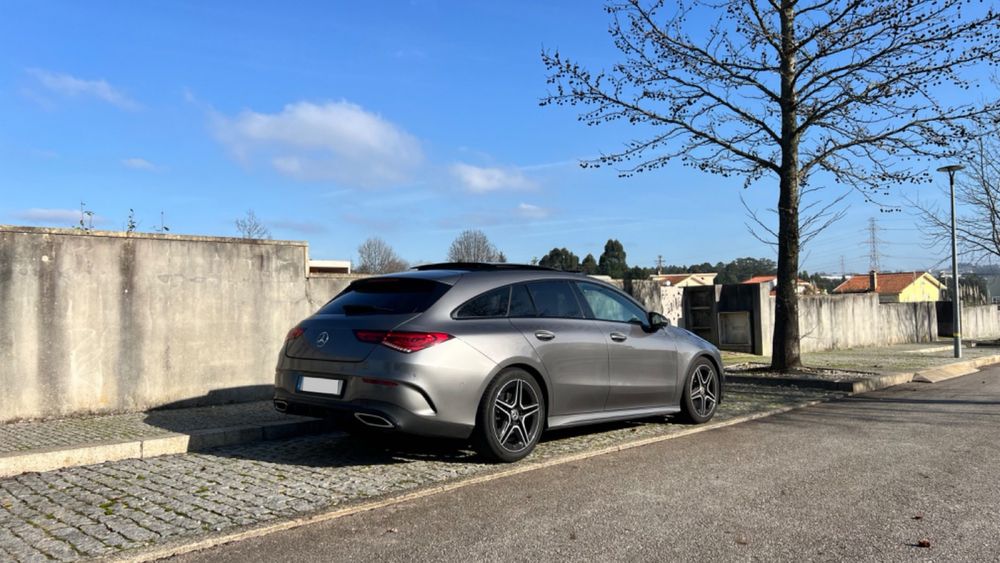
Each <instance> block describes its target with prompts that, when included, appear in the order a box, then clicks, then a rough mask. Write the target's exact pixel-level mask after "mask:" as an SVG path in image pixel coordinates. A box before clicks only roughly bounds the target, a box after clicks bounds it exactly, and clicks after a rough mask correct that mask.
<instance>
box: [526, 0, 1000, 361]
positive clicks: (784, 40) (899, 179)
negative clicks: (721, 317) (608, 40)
mask: <svg viewBox="0 0 1000 563" xmlns="http://www.w3.org/2000/svg"><path fill="white" fill-rule="evenodd" d="M696 10H697V11H699V12H700V13H699V14H698V15H699V16H701V17H699V18H698V19H697V21H698V22H699V23H698V24H694V23H693V21H694V19H693V18H692V17H691V16H692V13H694V12H695V11H696ZM607 11H608V13H609V14H610V15H611V18H612V23H611V26H610V33H611V36H612V38H613V40H614V43H615V45H616V47H617V48H618V49H619V50H620V51H621V54H622V56H623V60H622V61H620V62H619V63H617V64H615V65H614V66H612V67H611V69H610V70H607V71H600V72H597V73H592V72H591V71H589V70H587V69H586V68H584V67H583V66H582V65H581V64H579V63H577V62H575V61H573V60H570V59H567V58H564V57H563V56H561V55H560V54H559V53H558V52H554V53H553V52H543V53H542V59H543V61H544V63H545V64H546V66H547V68H548V69H549V71H550V73H551V74H550V76H549V83H550V84H551V85H552V86H553V88H554V89H553V91H550V92H549V94H548V95H547V96H546V97H545V98H543V100H542V105H546V104H570V105H577V104H582V105H584V106H588V109H587V110H585V111H584V112H583V113H581V115H580V117H579V119H580V120H581V121H583V122H585V123H586V124H588V125H598V124H603V123H607V122H611V121H618V120H625V121H627V122H629V123H631V124H634V125H637V126H640V127H641V128H642V129H641V130H642V131H643V135H644V138H641V139H636V140H632V141H628V142H626V143H625V145H624V147H623V148H622V149H620V150H618V151H616V152H613V153H610V154H605V155H602V156H600V157H599V158H596V159H593V160H590V161H587V162H584V163H583V164H584V166H606V165H613V166H619V167H621V168H620V170H619V172H620V174H621V175H622V176H626V177H627V176H631V175H632V174H635V173H639V172H643V171H647V170H651V169H655V168H659V167H661V166H664V165H666V164H667V163H668V162H670V161H671V160H674V159H679V160H680V161H681V162H682V163H683V164H685V165H687V166H693V167H696V168H698V169H700V170H702V171H706V172H710V173H715V174H721V175H723V176H727V177H728V176H733V175H737V176H742V177H743V178H744V186H745V187H749V186H750V185H752V184H754V183H755V182H756V181H757V180H760V179H762V178H764V177H765V176H766V177H768V178H769V179H770V180H771V181H772V182H773V181H774V180H777V184H778V201H777V205H776V208H777V210H778V229H777V235H778V287H777V306H776V315H775V329H774V347H773V349H772V366H773V367H774V368H776V369H787V368H796V367H798V366H800V365H801V358H800V352H799V336H800V334H799V315H798V299H797V296H796V291H795V287H796V283H795V279H796V275H797V271H798V267H799V245H800V232H801V222H800V215H799V211H800V210H799V204H800V198H801V189H802V188H803V187H804V186H807V185H809V182H810V180H811V178H812V176H813V175H814V174H817V173H824V175H826V176H827V177H828V178H830V179H832V180H833V181H835V182H837V183H841V184H844V185H847V186H850V187H852V188H854V189H857V190H861V191H864V192H865V193H867V194H869V196H871V195H872V194H874V193H885V189H886V186H887V185H890V184H894V183H904V182H925V183H926V182H928V181H929V180H930V175H929V173H928V171H927V167H926V165H927V163H928V161H932V160H938V159H941V158H945V157H948V156H951V155H953V154H954V153H955V150H956V147H955V145H954V143H955V142H956V140H962V139H965V138H966V137H967V130H968V128H969V127H970V125H973V124H978V123H981V122H984V121H986V120H987V118H988V117H989V116H990V113H991V112H995V111H996V110H997V109H1000V104H998V103H997V101H996V100H991V101H989V102H986V103H974V102H971V101H969V100H971V99H972V98H973V97H972V96H966V97H965V98H964V99H961V100H957V103H954V104H947V103H944V102H943V101H941V99H940V98H939V96H940V94H941V93H942V92H944V91H945V90H951V91H954V90H958V91H962V90H967V89H969V88H971V87H974V86H975V85H976V78H975V77H970V76H969V75H968V74H967V73H966V71H968V70H969V69H970V68H971V67H974V66H980V65H982V66H985V65H986V64H994V63H996V62H997V61H998V60H1000V30H998V26H1000V15H998V14H997V13H994V11H993V9H992V8H990V7H989V6H988V5H986V6H984V5H982V4H978V5H976V4H970V3H969V2H967V1H966V0H906V1H903V2H901V1H899V0H810V1H806V0H768V1H766V2H765V1H764V0H691V1H690V2H684V1H680V2H675V1H671V2H667V1H666V0H658V1H654V2H652V3H648V2H645V1H643V0H623V1H622V2H620V3H615V4H611V5H609V6H608V7H607ZM667 11H669V12H670V13H667V14H663V12H667ZM702 21H714V22H716V23H715V24H713V25H711V26H709V27H708V28H707V29H706V28H705V26H704V25H702V24H701V23H700V22H702Z"/></svg>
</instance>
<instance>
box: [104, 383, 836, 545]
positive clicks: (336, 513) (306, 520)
mask: <svg viewBox="0 0 1000 563" xmlns="http://www.w3.org/2000/svg"><path fill="white" fill-rule="evenodd" d="M828 400H829V399H818V400H813V401H807V402H804V403H799V404H796V405H789V406H785V407H779V408H776V409H771V410H768V411H761V412H756V413H751V414H747V415H743V416H737V417H734V418H731V419H729V420H723V421H718V422H710V423H708V424H704V425H701V426H693V427H690V428H687V429H685V430H681V431H679V432H674V433H671V434H663V435H660V436H651V437H649V438H642V439H640V440H634V441H631V442H626V443H624V444H617V445H614V446H608V447H605V448H601V449H597V450H591V451H584V452H578V453H575V454H566V455H562V456H557V457H555V458H552V459H547V460H544V461H538V462H534V463H531V462H528V463H523V464H516V465H514V466H513V467H509V468H507V469H501V470H499V471H495V472H492V473H487V474H485V475H477V476H472V477H468V478H460V479H458V480H456V481H452V482H446V483H443V484H439V485H430V486H428V487H424V488H420V489H417V490H415V491H410V492H406V493H399V494H390V495H389V496H388V497H385V498H382V499H378V500H372V501H362V502H360V503H358V504H353V505H350V506H344V507H335V508H330V509H327V510H324V511H319V512H315V513H312V514H308V515H305V516H297V517H290V518H287V519H279V520H277V521H275V522H268V523H264V524H258V525H251V526H249V527H246V528H243V529H238V530H235V531H229V532H220V533H217V534H214V535H211V536H208V537H204V538H201V539H195V540H194V541H192V540H190V539H188V540H184V539H178V540H175V541H174V542H170V543H167V544H165V545H160V546H155V547H150V548H147V549H139V550H137V551H136V552H131V553H129V552H126V553H119V554H115V555H111V556H109V557H108V558H107V559H106V560H107V561H127V562H133V563H144V562H147V561H156V560H159V559H165V558H167V557H174V556H177V555H183V554H186V553H193V552H195V551H202V550H204V549H209V548H212V547H216V546H219V545H223V544H227V543H232V542H237V541H241V540H247V539H251V538H257V537H261V536H266V535H269V534H273V533H275V532H281V531H285V530H291V529H294V528H299V527H301V526H308V525H310V524H318V523H320V522H327V521H330V520H336V519H338V518H343V517H345V516H350V515H352V514H357V513H359V512H367V511H369V510H376V509H379V508H385V507H387V506H393V505H397V504H402V503H404V502H410V501H414V500H419V499H422V498H425V497H430V496H434V495H437V494H441V493H446V492H449V491H454V490H456V489H461V488H464V487H468V486H470V485H478V484H480V483H488V482H490V481H495V480H497V479H503V478H506V477H512V476H514V475H520V474H521V473H527V472H529V471H535V470H538V469H545V468H548V467H553V466H557V465H563V464H566V463H572V462H575V461H582V460H585V459H588V458H592V457H597V456H600V455H606V454H611V453H616V452H621V451H624V450H630V449H632V448H638V447H641V446H648V445H650V444H656V443H659V442H665V441H667V440H672V439H674V438H683V437H685V436H690V435H692V434H699V433H701V432H707V431H709V430H716V429H719V428H725V427H727V426H734V425H737V424H742V423H744V422H750V421H752V420H757V419H760V418H766V417H769V416H774V415H778V414H783V413H786V412H790V411H793V410H798V409H802V408H806V407H811V406H813V405H818V404H820V403H825V402H827V401H828Z"/></svg>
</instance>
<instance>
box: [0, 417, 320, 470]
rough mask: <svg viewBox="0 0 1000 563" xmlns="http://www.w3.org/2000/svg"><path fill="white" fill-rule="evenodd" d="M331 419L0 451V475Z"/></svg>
mask: <svg viewBox="0 0 1000 563" xmlns="http://www.w3.org/2000/svg"><path fill="white" fill-rule="evenodd" d="M330 429H331V426H330V424H329V422H327V421H325V420H319V419H314V418H312V419H306V420H296V421H291V422H286V421H275V422H266V423H261V424H248V425H243V426H227V427H222V428H207V429H204V430H196V431H193V432H189V433H179V432H171V433H169V434H162V435H159V436H155V437H151V438H145V439H141V440H123V441H117V442H99V443H92V444H80V445H76V446H71V447H66V446H56V447H53V448H43V449H37V450H28V451H19V452H8V453H3V454H0V478H4V477H13V476H15V475H20V474H22V473H28V472H32V471H35V472H42V471H53V470H56V469H63V468H66V467H76V466H79V465H92V464H95V463H104V462H107V461H120V460H123V459H146V458H150V457H155V456H160V455H168V454H180V453H186V452H194V451H201V450H206V449H209V448H215V447H219V446H232V445H236V444H246V443H249V442H259V441H261V440H275V439H279V438H288V437H290V436H296V435H303V434H314V433H317V432H323V431H326V430H330Z"/></svg>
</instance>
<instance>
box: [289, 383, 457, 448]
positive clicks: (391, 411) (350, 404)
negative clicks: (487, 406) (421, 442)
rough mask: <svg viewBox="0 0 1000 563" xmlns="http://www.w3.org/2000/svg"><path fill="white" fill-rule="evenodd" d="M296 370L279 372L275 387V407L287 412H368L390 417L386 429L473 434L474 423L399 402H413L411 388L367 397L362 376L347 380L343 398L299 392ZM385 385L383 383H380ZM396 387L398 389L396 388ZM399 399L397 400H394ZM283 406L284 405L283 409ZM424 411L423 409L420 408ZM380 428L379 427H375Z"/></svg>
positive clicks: (449, 435)
mask: <svg viewBox="0 0 1000 563" xmlns="http://www.w3.org/2000/svg"><path fill="white" fill-rule="evenodd" d="M298 377H299V374H297V373H291V372H286V373H279V374H278V376H277V378H278V379H279V380H282V384H281V385H276V386H275V390H274V403H275V408H276V409H277V410H279V411H281V412H285V413H288V414H296V415H302V416H314V417H318V418H337V419H354V420H355V422H357V419H356V418H355V415H356V414H359V413H360V414H369V415H375V416H377V417H380V418H383V419H385V420H387V421H388V422H389V423H390V424H391V425H392V427H391V428H388V427H387V428H383V430H386V431H398V432H404V433H407V434H415V435H419V436H435V437H442V438H459V439H466V438H468V437H470V436H471V435H472V430H473V426H472V425H468V424H461V423H456V422H448V421H443V420H440V419H438V418H436V417H435V416H434V414H433V412H432V413H430V415H429V416H428V415H427V414H418V413H417V412H414V411H413V410H410V409H408V408H406V407H404V406H400V404H401V403H402V404H406V403H407V402H410V403H412V396H409V395H411V393H413V391H412V390H407V389H397V388H387V389H384V390H382V389H380V390H375V391H376V394H377V395H379V396H381V397H382V399H381V400H379V399H376V398H371V397H366V396H364V389H363V388H362V389H361V390H360V391H359V390H358V388H359V387H361V386H362V385H367V386H372V387H374V385H371V384H365V383H363V381H361V378H357V381H351V382H345V386H344V387H345V391H344V395H345V396H344V398H340V399H338V398H333V397H321V396H313V394H306V393H297V392H295V391H293V390H294V389H295V384H296V380H297V379H298ZM352 387H353V388H354V389H353V392H352V394H351V395H352V396H350V397H348V396H346V395H347V392H348V391H347V389H349V388H352ZM381 387H384V386H381ZM394 389H395V391H393V390H394ZM393 399H396V400H393ZM281 406H284V408H281ZM421 410H422V409H421ZM374 428H378V427H374Z"/></svg>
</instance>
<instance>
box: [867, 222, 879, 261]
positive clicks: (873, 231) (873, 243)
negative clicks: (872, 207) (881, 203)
mask: <svg viewBox="0 0 1000 563" xmlns="http://www.w3.org/2000/svg"><path fill="white" fill-rule="evenodd" d="M878 243H879V240H878V221H876V220H875V218H874V217H871V218H870V219H868V271H870V272H878V271H879V264H878Z"/></svg>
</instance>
